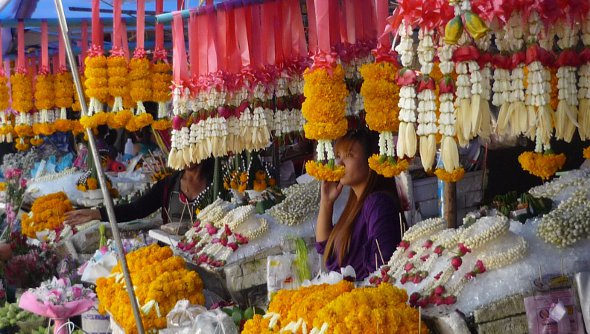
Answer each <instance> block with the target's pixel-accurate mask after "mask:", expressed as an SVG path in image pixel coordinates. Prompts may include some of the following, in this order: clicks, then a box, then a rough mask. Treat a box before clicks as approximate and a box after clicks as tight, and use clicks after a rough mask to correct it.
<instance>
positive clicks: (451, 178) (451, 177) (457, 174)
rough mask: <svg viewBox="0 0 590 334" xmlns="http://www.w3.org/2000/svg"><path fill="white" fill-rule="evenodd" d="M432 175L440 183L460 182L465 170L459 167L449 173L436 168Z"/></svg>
mask: <svg viewBox="0 0 590 334" xmlns="http://www.w3.org/2000/svg"><path fill="white" fill-rule="evenodd" d="M434 174H435V175H436V177H438V179H439V180H441V181H444V182H457V181H459V180H461V179H462V178H463V176H465V170H464V169H463V168H462V167H461V168H457V169H455V170H454V171H452V172H451V173H449V172H447V171H446V170H445V169H444V168H437V169H436V170H435V171H434Z"/></svg>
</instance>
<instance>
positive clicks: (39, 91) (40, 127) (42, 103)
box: [33, 66, 55, 136]
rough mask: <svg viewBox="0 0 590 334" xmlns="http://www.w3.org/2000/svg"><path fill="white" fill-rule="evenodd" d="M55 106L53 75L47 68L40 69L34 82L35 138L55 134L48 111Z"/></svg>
mask: <svg viewBox="0 0 590 334" xmlns="http://www.w3.org/2000/svg"><path fill="white" fill-rule="evenodd" d="M54 106H55V88H54V84H53V75H52V74H51V73H50V72H49V69H48V68H45V67H43V66H42V67H41V69H40V70H39V74H38V75H37V80H36V82H35V107H36V108H37V110H38V117H37V119H36V121H37V123H36V124H34V125H33V128H34V132H35V135H36V136H39V135H44V136H50V135H52V134H53V133H54V132H55V129H54V128H53V125H52V124H51V122H50V119H49V111H50V110H51V109H53V107H54Z"/></svg>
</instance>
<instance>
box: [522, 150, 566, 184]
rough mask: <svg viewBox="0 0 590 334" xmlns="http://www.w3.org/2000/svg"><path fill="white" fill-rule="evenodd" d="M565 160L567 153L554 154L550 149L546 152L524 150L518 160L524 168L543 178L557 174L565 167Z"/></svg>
mask: <svg viewBox="0 0 590 334" xmlns="http://www.w3.org/2000/svg"><path fill="white" fill-rule="evenodd" d="M565 160H566V157H565V154H563V153H561V154H554V153H553V152H551V151H550V150H546V151H545V152H523V153H522V154H521V155H519V156H518V162H519V163H520V166H521V167H522V169H523V170H525V171H527V172H529V173H530V174H532V175H534V176H537V177H540V178H541V179H543V180H547V179H549V178H551V177H552V176H553V175H555V173H556V172H557V171H558V170H560V169H561V168H562V167H563V165H564V164H565Z"/></svg>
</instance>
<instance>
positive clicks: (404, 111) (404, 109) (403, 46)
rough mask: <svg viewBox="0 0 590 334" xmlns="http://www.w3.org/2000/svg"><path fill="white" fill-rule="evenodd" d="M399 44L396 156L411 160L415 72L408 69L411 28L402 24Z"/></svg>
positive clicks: (414, 135)
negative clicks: (399, 64) (398, 121)
mask: <svg viewBox="0 0 590 334" xmlns="http://www.w3.org/2000/svg"><path fill="white" fill-rule="evenodd" d="M398 32H399V36H400V43H399V45H397V46H396V47H395V50H396V51H397V52H398V53H399V54H400V56H401V64H402V66H403V68H401V69H400V70H399V72H398V77H397V84H398V86H400V87H401V88H400V99H399V103H398V106H399V108H400V111H399V120H400V123H399V130H398V140H397V156H398V157H400V158H403V157H405V156H407V157H409V158H413V157H414V155H415V154H416V144H417V143H416V129H415V127H414V123H416V88H415V84H416V72H415V71H414V70H413V69H411V68H410V66H412V62H413V59H414V49H413V46H412V45H413V39H412V26H411V25H410V24H407V23H406V22H402V24H401V25H400V28H399V31H398Z"/></svg>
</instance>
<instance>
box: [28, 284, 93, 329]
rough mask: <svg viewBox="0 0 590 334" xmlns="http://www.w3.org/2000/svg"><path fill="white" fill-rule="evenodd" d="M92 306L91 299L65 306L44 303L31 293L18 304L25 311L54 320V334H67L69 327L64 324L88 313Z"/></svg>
mask: <svg viewBox="0 0 590 334" xmlns="http://www.w3.org/2000/svg"><path fill="white" fill-rule="evenodd" d="M92 305H94V301H93V300H92V299H90V298H88V299H80V300H76V301H72V302H67V303H65V304H63V305H54V304H51V303H43V302H41V301H39V300H37V297H36V296H35V295H34V294H33V293H31V292H29V291H27V292H25V293H24V294H23V295H22V296H21V298H20V301H19V303H18V306H19V307H20V308H22V309H23V310H27V311H29V312H32V313H35V314H38V315H40V316H43V317H46V318H51V319H53V320H54V321H55V324H54V327H53V328H54V330H53V333H54V334H67V333H68V332H67V327H66V326H63V324H64V323H66V322H67V321H68V318H70V317H73V316H76V315H79V314H82V313H84V312H86V311H88V310H89V309H90V308H91V307H92Z"/></svg>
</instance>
